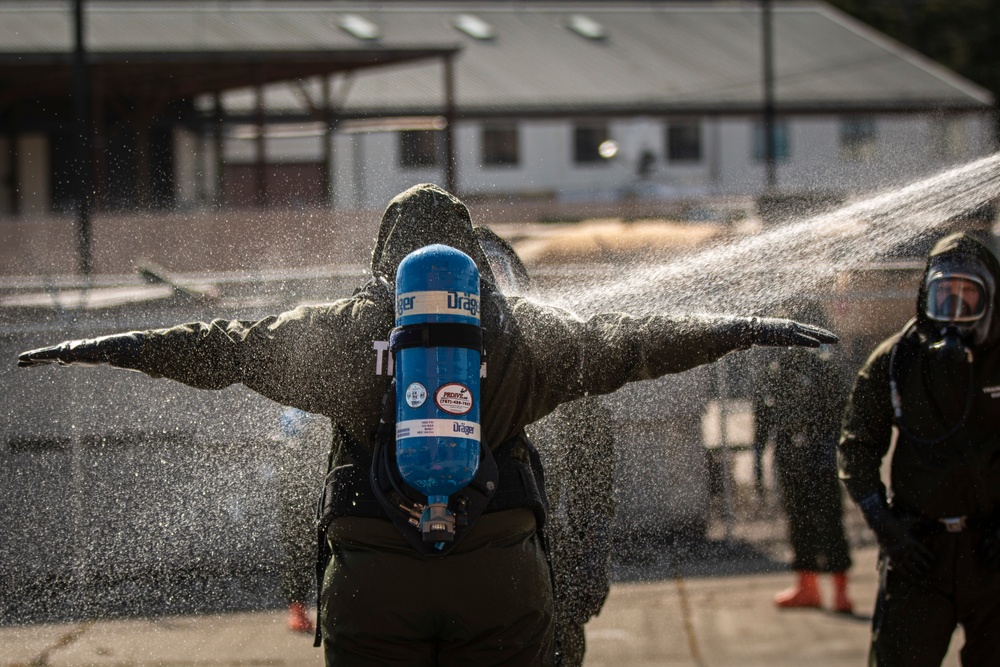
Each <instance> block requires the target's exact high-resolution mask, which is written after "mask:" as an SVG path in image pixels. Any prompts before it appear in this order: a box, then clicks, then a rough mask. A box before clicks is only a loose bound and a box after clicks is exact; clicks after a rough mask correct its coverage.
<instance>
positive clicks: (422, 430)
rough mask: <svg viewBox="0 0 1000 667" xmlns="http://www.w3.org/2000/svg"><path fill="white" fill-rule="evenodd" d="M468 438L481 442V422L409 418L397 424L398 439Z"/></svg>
mask: <svg viewBox="0 0 1000 667" xmlns="http://www.w3.org/2000/svg"><path fill="white" fill-rule="evenodd" d="M405 438H467V439H468V440H475V441H476V442H479V424H477V423H476V422H467V421H460V420H457V419H407V420H406V421H401V422H399V423H398V424H396V440H403V439H405Z"/></svg>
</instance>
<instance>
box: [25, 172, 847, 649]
mask: <svg viewBox="0 0 1000 667" xmlns="http://www.w3.org/2000/svg"><path fill="white" fill-rule="evenodd" d="M432 243H443V244H446V245H449V246H452V247H454V248H457V249H459V250H461V251H463V252H465V253H466V254H467V255H469V256H470V257H472V259H473V260H475V262H476V263H477V265H478V266H479V269H480V275H481V281H482V300H481V306H482V312H481V319H482V326H483V329H484V343H483V346H484V363H485V368H484V372H485V375H484V377H483V378H482V383H481V397H480V414H481V422H482V432H483V440H484V441H485V442H486V443H488V444H489V445H490V446H491V447H493V448H495V447H497V446H499V445H500V443H504V442H506V441H508V440H510V439H512V438H513V437H515V436H517V435H518V434H519V433H520V432H521V429H522V428H523V426H524V425H526V424H528V423H530V422H533V421H535V420H537V419H539V418H541V417H543V416H544V415H546V414H548V413H549V412H551V411H552V410H553V409H554V408H555V407H556V406H558V405H559V404H561V403H564V402H567V401H570V400H573V399H575V398H578V397H580V396H583V395H585V394H588V393H589V394H603V393H608V392H611V391H614V390H615V389H617V388H618V387H620V386H622V385H623V384H625V383H626V382H631V381H634V380H643V379H648V378H655V377H658V376H660V375H663V374H665V373H675V372H679V371H683V370H686V369H689V368H692V367H695V366H698V365H699V364H704V363H708V362H711V361H714V360H716V359H718V358H719V357H721V356H722V355H724V354H726V353H727V352H730V351H733V350H740V349H746V348H748V347H750V346H751V345H753V344H755V343H757V344H765V345H782V346H784V345H808V346H817V345H819V344H820V343H821V342H833V341H835V340H836V337H835V336H833V335H832V334H830V333H829V332H826V331H823V330H821V329H816V328H812V327H808V326H803V325H800V324H798V323H795V322H790V321H788V320H762V319H759V318H733V317H679V316H649V317H632V316H629V315H624V314H603V315H598V316H595V317H592V318H590V319H588V320H585V321H584V320H579V319H577V318H575V317H572V316H570V315H569V314H568V313H566V312H564V311H561V310H559V309H555V308H551V307H547V306H544V305H541V304H539V303H537V302H534V301H531V300H528V299H522V298H517V297H511V298H507V297H504V296H503V295H502V294H500V293H499V292H497V291H496V290H495V289H493V283H494V281H493V276H492V274H491V272H490V269H489V265H488V262H487V261H486V258H485V255H484V253H483V251H482V248H481V247H480V245H479V242H478V241H477V240H476V236H475V234H474V232H473V228H472V222H471V219H470V216H469V212H468V210H467V209H466V207H465V205H464V204H462V202H460V201H459V200H458V199H456V198H455V197H453V196H452V195H450V194H448V193H446V192H444V191H443V190H441V189H439V188H437V187H436V186H433V185H419V186H415V187H413V188H411V189H409V190H407V191H405V192H403V193H401V194H400V195H398V196H397V197H396V198H394V199H393V200H392V202H391V203H390V204H389V206H388V207H387V209H386V211H385V214H384V216H383V219H382V224H381V228H380V230H379V234H378V239H377V242H376V245H375V249H374V252H373V255H372V274H373V278H372V280H371V281H370V282H369V283H368V284H367V285H365V286H364V287H362V288H361V289H360V290H358V292H357V293H355V294H354V295H353V296H352V297H350V298H346V299H341V300H338V301H335V302H333V303H329V304H325V305H315V306H303V307H299V308H296V309H294V310H292V311H289V312H285V313H282V314H280V315H276V316H272V317H266V318H264V319H261V320H259V321H256V322H247V321H238V320H233V321H224V320H214V321H212V322H208V323H204V322H194V323H189V324H182V325H179V326H175V327H172V328H168V329H157V330H149V331H142V332H131V333H127V334H117V335H114V336H108V337H105V338H100V339H93V340H85V341H67V342H64V343H62V344H60V345H56V346H53V347H49V348H41V349H39V350H32V351H29V352H25V353H23V354H22V355H21V356H20V358H19V365H22V366H33V365H37V364H42V363H52V362H56V363H60V364H81V363H82V364H94V363H107V364H111V365H114V366H119V367H123V368H131V369H135V370H139V371H142V372H144V373H146V374H148V375H151V376H153V377H165V378H170V379H173V380H177V381H180V382H183V383H185V384H188V385H191V386H194V387H200V388H205V389H221V388H223V387H226V386H229V385H232V384H236V383H241V384H243V385H246V386H247V387H249V388H251V389H253V390H255V391H257V392H259V393H261V394H263V395H264V396H266V397H268V398H271V399H272V400H274V401H276V402H278V403H281V404H283V405H287V406H292V407H296V408H299V409H301V410H305V411H307V412H313V413H319V414H323V415H326V416H328V417H329V418H330V419H331V421H332V423H333V426H334V442H333V448H332V452H331V461H332V465H334V466H336V465H341V464H347V463H359V464H362V465H368V464H369V463H370V462H366V461H357V460H354V459H355V458H358V455H356V454H352V452H358V451H361V452H363V453H362V454H361V455H360V456H367V457H369V458H370V453H371V452H372V450H373V443H374V438H375V434H376V432H377V427H378V421H379V417H380V415H381V413H382V410H381V406H380V404H381V401H382V398H383V396H385V395H386V391H387V389H388V388H389V386H390V382H391V379H392V372H393V360H392V357H391V355H390V354H389V352H388V345H387V341H388V339H389V332H390V330H391V329H392V327H393V324H394V298H393V287H392V281H393V279H394V276H395V271H396V267H397V266H398V264H399V262H400V260H402V259H403V258H404V257H405V256H406V255H407V254H409V253H410V252H411V251H413V250H416V249H418V248H421V247H423V246H426V245H429V244H432ZM348 439H350V440H351V441H352V442H353V443H354V444H355V445H360V450H359V448H358V447H356V446H351V447H347V446H345V443H346V441H347V440H348ZM511 457H515V458H516V457H520V458H522V459H523V460H528V456H527V454H526V452H525V451H523V450H518V449H517V448H516V447H515V449H514V451H513V452H512V453H511ZM502 492H503V488H501V489H499V491H498V492H497V494H498V495H499V494H500V493H502ZM536 528H537V524H536V518H535V514H534V513H533V512H532V511H531V510H530V509H527V508H515V509H510V510H507V511H497V512H493V513H487V514H483V516H481V517H480V518H479V519H478V521H477V522H476V524H475V526H474V528H473V529H472V530H470V531H469V534H468V536H467V537H466V538H465V539H464V540H463V541H462V542H461V544H458V545H457V546H456V547H455V548H454V549H453V550H452V551H451V552H450V553H449V554H448V555H447V556H445V557H436V558H435V557H428V556H422V555H420V554H418V553H416V552H415V551H414V550H413V549H412V548H411V547H410V546H409V545H408V544H407V543H406V541H405V540H404V538H403V537H402V535H401V534H400V533H399V532H398V531H397V530H396V528H395V527H394V526H393V524H391V523H390V522H389V521H385V520H382V519H378V518H366V517H359V516H344V517H340V518H338V519H336V520H334V521H333V523H332V525H331V526H330V530H329V533H328V534H329V539H330V544H331V547H332V551H333V557H332V560H331V561H330V564H329V566H328V567H327V570H326V576H325V579H324V583H323V587H322V604H321V625H322V631H323V643H324V648H325V653H326V658H327V661H328V662H329V663H331V664H333V663H335V664H337V665H351V664H357V665H375V664H414V665H424V664H426V665H446V664H458V663H461V664H491V665H500V664H511V665H513V664H517V665H527V664H548V662H549V661H550V660H551V659H552V648H551V642H552V590H551V583H550V579H549V572H548V567H547V564H546V562H545V557H544V553H543V551H542V548H541V545H540V542H539V539H538V536H537V535H536Z"/></svg>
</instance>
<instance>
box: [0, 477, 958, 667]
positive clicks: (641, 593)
mask: <svg viewBox="0 0 1000 667" xmlns="http://www.w3.org/2000/svg"><path fill="white" fill-rule="evenodd" d="M744 463H745V462H744ZM741 470H744V471H745V466H744V467H743V468H740V467H737V469H736V475H737V477H743V474H741ZM726 507H729V508H732V511H731V512H730V513H729V515H728V516H729V517H730V520H729V521H727V520H726V519H725V517H726V516H727V514H726V509H725V508H726ZM845 525H846V528H847V532H848V537H849V539H850V541H851V543H852V546H853V557H854V561H855V563H854V567H853V568H852V570H851V584H852V588H851V594H852V597H853V599H854V603H855V615H854V616H845V615H840V614H833V613H830V612H828V611H824V610H802V611H779V610H778V609H776V608H775V607H774V605H773V603H772V601H771V598H772V596H773V595H774V593H775V592H777V591H779V590H781V589H782V588H784V587H786V586H788V585H789V584H791V582H792V579H793V576H792V574H791V573H790V572H788V571H787V569H786V567H785V563H787V562H788V555H789V553H788V547H787V542H786V541H785V538H784V517H783V516H782V515H781V513H780V509H779V507H778V503H777V502H776V501H775V499H774V498H773V496H772V495H771V494H768V495H767V496H765V497H764V498H763V499H759V498H757V497H756V495H755V494H753V493H752V491H751V490H750V489H749V487H748V486H746V485H737V486H736V493H735V495H734V497H733V499H732V502H730V503H725V502H724V500H723V499H716V502H715V505H714V506H713V510H712V522H711V525H710V528H709V532H708V535H707V536H706V539H704V540H692V541H688V542H675V543H673V544H669V545H663V546H656V545H645V546H643V547H642V548H639V549H634V550H631V551H630V552H629V553H628V554H627V555H624V556H622V557H620V558H619V559H618V561H617V562H616V565H615V572H614V576H615V584H614V585H613V587H612V589H611V594H610V596H609V598H608V601H607V604H606V606H605V607H604V609H603V611H602V612H601V614H600V616H598V617H597V618H595V619H593V620H592V621H591V622H590V623H589V624H588V625H587V642H588V652H587V658H586V662H585V665H586V667H647V666H648V667H653V666H656V667H737V666H738V667H753V666H755V665H761V666H766V667H786V666H787V667H791V666H793V665H795V666H796V667H797V666H799V665H803V664H807V665H812V666H814V667H848V666H850V667H858V666H860V665H864V664H865V660H866V655H867V646H868V640H869V622H870V617H871V612H872V608H873V603H874V599H875V590H876V586H877V573H876V570H875V560H876V557H877V549H876V547H875V545H874V544H873V542H872V540H871V535H870V533H869V532H868V531H867V528H865V527H864V525H863V523H862V521H861V518H860V516H859V515H857V513H856V512H855V511H853V508H851V507H847V508H846V512H845ZM821 584H822V585H823V593H824V596H825V600H828V599H829V596H830V588H829V581H827V580H823V581H821ZM285 621H286V616H285V611H284V610H283V609H270V610H263V611H252V612H240V613H228V614H204V615H195V616H160V617H152V618H136V619H130V620H96V621H87V622H74V623H63V624H37V625H24V626H7V627H0V666H2V667H28V666H36V667H37V666H43V665H44V666H51V667H104V666H107V667H112V666H114V667H124V666H129V667H147V666H148V667H154V666H155V667H167V666H169V667H180V666H184V665H192V666H195V665H197V666H206V667H215V666H235V667H244V666H246V667H260V666H281V665H287V666H294V667H299V666H302V667H305V666H308V665H313V666H315V665H321V664H322V663H323V658H322V652H321V651H320V649H316V648H313V647H312V638H311V636H304V635H301V634H294V633H292V632H290V631H289V630H287V629H286V626H285ZM961 644H962V637H961V632H960V631H959V632H958V633H956V636H955V638H954V640H953V641H952V646H951V649H950V652H949V655H948V657H947V659H946V661H945V662H944V665H945V666H946V667H957V666H958V665H959V664H960V663H959V660H958V657H957V653H958V649H959V648H960V647H961Z"/></svg>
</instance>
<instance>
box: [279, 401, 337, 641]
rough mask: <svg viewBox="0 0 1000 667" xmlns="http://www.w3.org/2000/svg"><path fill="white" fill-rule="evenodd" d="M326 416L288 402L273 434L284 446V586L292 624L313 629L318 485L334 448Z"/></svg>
mask: <svg viewBox="0 0 1000 667" xmlns="http://www.w3.org/2000/svg"><path fill="white" fill-rule="evenodd" d="M322 419H323V417H322V416H321V415H314V414H310V413H308V412H305V411H303V410H299V409H298V408H291V407H286V408H285V409H284V410H282V411H281V415H280V416H279V417H278V424H277V428H275V430H274V433H273V435H272V438H273V439H274V440H275V441H276V442H277V443H278V446H279V448H280V455H279V456H280V461H279V465H280V467H279V469H278V484H279V486H278V494H279V503H280V507H279V516H278V518H279V523H280V526H281V544H282V548H283V551H284V562H283V566H284V570H283V572H282V577H281V590H282V593H283V594H284V596H285V603H286V604H287V605H288V629H289V630H291V631H292V632H302V633H309V634H311V633H313V632H315V631H316V625H315V623H314V622H313V620H312V618H311V617H310V615H309V611H308V609H307V604H306V603H307V602H311V601H314V600H315V599H316V592H315V585H316V574H315V571H314V567H315V564H316V529H315V527H314V519H315V515H316V489H317V488H319V486H320V485H321V484H322V482H323V470H324V468H325V466H326V454H327V449H328V448H329V444H328V438H329V436H328V435H327V434H325V433H324V431H323V429H321V428H320V425H321V421H322ZM324 435H327V438H326V439H324V437H323V436H324Z"/></svg>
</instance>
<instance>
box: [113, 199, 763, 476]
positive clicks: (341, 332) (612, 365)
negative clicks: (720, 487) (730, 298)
mask: <svg viewBox="0 0 1000 667" xmlns="http://www.w3.org/2000/svg"><path fill="white" fill-rule="evenodd" d="M431 243H443V244H446V245H449V246H452V247H454V248H457V249H459V250H462V251H463V252H465V253H466V254H468V255H469V256H470V257H472V259H473V260H475V262H476V264H477V265H478V266H479V269H480V274H481V278H482V298H481V301H482V325H483V329H484V359H483V360H484V364H485V369H484V370H485V376H484V377H483V379H482V383H481V409H480V414H481V420H482V428H483V437H484V440H485V442H486V443H489V445H490V446H491V447H494V448H495V447H496V446H498V445H499V444H500V443H502V442H504V441H505V440H507V439H508V438H510V437H511V436H513V435H515V434H516V433H517V432H518V431H519V430H520V429H521V428H522V427H523V426H524V425H526V424H528V423H530V422H533V421H535V420H537V419H540V418H541V417H543V416H544V415H546V414H548V413H549V412H551V411H552V410H553V409H554V408H555V407H556V406H558V405H559V404H561V403H564V402H566V401H570V400H572V399H575V398H577V397H580V396H583V395H585V394H604V393H608V392H611V391H614V390H615V389H617V388H619V387H621V386H622V385H624V384H625V383H627V382H630V381H634V380H643V379H650V378H656V377H659V376H661V375H663V374H666V373H675V372H679V371H684V370H687V369H689V368H693V367H695V366H698V365H700V364H704V363H708V362H711V361H714V360H716V359H718V358H719V357H721V356H722V355H724V354H726V353H727V352H730V351H733V350H737V349H746V348H748V347H749V346H750V342H749V341H747V340H745V338H741V337H740V336H739V335H735V334H734V333H733V326H732V325H733V318H727V317H673V316H666V315H663V316H649V317H632V316H629V315H625V314H620V313H609V314H603V315H598V316H595V317H592V318H590V319H588V320H581V319H578V318H576V317H573V316H572V315H570V314H569V313H567V312H565V311H563V310H560V309H557V308H553V307H549V306H546V305H543V304H540V303H538V302H535V301H532V300H529V299H527V298H519V297H505V296H503V295H502V294H500V293H499V292H498V291H497V290H495V289H494V287H493V284H494V281H493V276H492V273H491V272H490V269H489V265H488V263H487V261H486V257H485V254H484V253H483V250H482V248H481V247H480V245H479V242H478V241H477V239H476V235H475V233H474V231H473V227H472V222H471V219H470V216H469V212H468V210H467V209H466V207H465V205H464V204H462V202H461V201H459V200H458V199H456V198H455V197H453V196H452V195H450V194H448V193H447V192H445V191H443V190H441V189H440V188H438V187H436V186H433V185H418V186H414V187H413V188H410V189H409V190H407V191H405V192H403V193H401V194H400V195H398V196H397V197H396V198H394V199H393V200H392V202H391V203H390V204H389V205H388V207H387V208H386V210H385V214H384V215H383V217H382V222H381V226H380V229H379V233H378V238H377V240H376V244H375V249H374V252H373V254H372V264H371V268H372V274H373V278H372V280H371V281H370V282H369V283H368V284H367V285H366V286H364V287H363V288H361V289H360V290H359V291H358V292H357V293H356V294H354V295H353V296H351V297H349V298H345V299H340V300H337V301H334V302H332V303H329V304H325V305H310V306H301V307H299V308H296V309H294V310H291V311H288V312H285V313H282V314H280V315H275V316H271V317H266V318H264V319H261V320H259V321H256V322H247V321H240V320H231V321H226V320H214V321H211V322H207V323H205V322H193V323H188V324H182V325H179V326H175V327H172V328H168V329H157V330H150V331H144V332H138V335H137V337H138V338H139V339H140V340H141V351H140V352H139V354H138V356H137V358H135V359H132V360H130V361H129V362H128V363H127V364H122V363H118V364H115V365H119V366H125V367H128V368H134V369H136V370H140V371H142V372H144V373H147V374H148V375H151V376H154V377H166V378H171V379H173V380H177V381H180V382H183V383H185V384H188V385H191V386H193V387H199V388H205V389H221V388H224V387H226V386H229V385H232V384H237V383H242V384H243V385H246V386H247V387H249V388H250V389H253V390H254V391H256V392H259V393H260V394H263V395H264V396H266V397H268V398H270V399H272V400H274V401H276V402H278V403H281V404H283V405H288V406H293V407H297V408H300V409H302V410H305V411H307V412H314V413H319V414H323V415H326V416H328V417H330V419H331V420H332V422H333V424H334V426H335V427H336V428H335V429H334V431H335V433H337V432H338V431H342V432H346V433H347V434H349V435H350V436H352V437H353V438H354V439H355V440H357V441H358V442H360V443H361V444H362V445H363V446H364V447H365V448H366V449H367V451H369V452H371V451H372V450H373V443H374V437H375V433H376V429H377V425H378V420H379V416H380V413H381V409H380V403H381V400H382V397H383V396H384V395H385V392H386V391H387V389H388V387H389V385H390V381H391V379H392V373H393V361H392V357H391V355H390V353H389V351H388V344H387V341H388V339H389V332H390V330H391V329H392V328H393V326H394V322H395V314H394V293H393V287H392V283H393V280H394V278H395V271H396V267H397V266H398V265H399V262H400V261H401V260H402V259H403V258H404V257H405V256H406V255H407V254H408V253H410V252H411V251H413V250H416V249H418V248H420V247H423V246H426V245H428V244H431ZM336 438H337V436H336V435H335V442H334V450H333V458H332V462H333V464H334V465H339V464H341V463H351V462H353V461H351V460H350V457H349V455H348V453H347V452H346V451H344V448H343V447H340V446H338V443H337V442H336Z"/></svg>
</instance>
